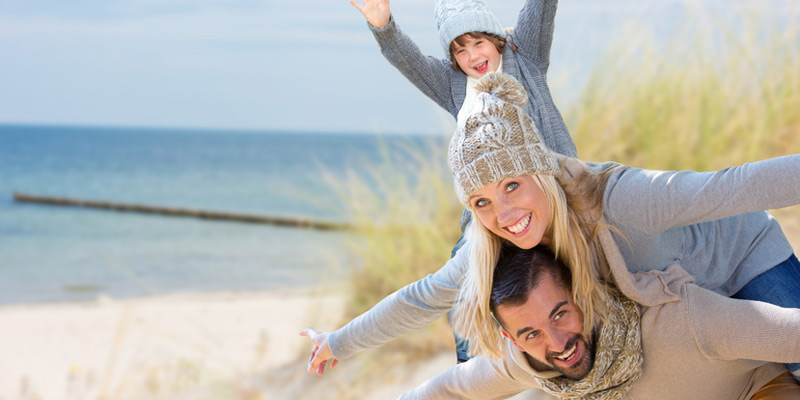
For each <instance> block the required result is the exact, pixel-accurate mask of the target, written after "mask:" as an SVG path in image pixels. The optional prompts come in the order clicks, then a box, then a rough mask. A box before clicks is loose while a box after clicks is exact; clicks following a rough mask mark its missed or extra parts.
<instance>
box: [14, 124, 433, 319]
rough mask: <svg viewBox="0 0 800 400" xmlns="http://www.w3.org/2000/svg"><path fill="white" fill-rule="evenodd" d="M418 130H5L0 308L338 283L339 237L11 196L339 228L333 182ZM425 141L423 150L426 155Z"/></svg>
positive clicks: (404, 143) (418, 139) (419, 139)
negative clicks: (398, 132)
mask: <svg viewBox="0 0 800 400" xmlns="http://www.w3.org/2000/svg"><path fill="white" fill-rule="evenodd" d="M443 141H444V139H443V138H436V137H431V136H429V135H428V136H426V135H388V134H381V135H378V134H364V133H344V134H343V133H319V132H276V131H263V132H262V131H239V130H222V129H190V128H132V127H131V128H128V127H89V126H86V127H82V126H59V125H24V124H14V125H11V124H8V125H0V171H2V176H3V178H2V180H0V304H21V303H43V302H61V301H87V300H94V299H96V298H98V297H101V296H109V297H112V298H125V297H137V296H150V295H160V294H169V293H181V292H204V291H240V290H248V291H249V290H265V289H277V288H293V287H304V286H309V285H314V284H318V283H320V282H330V281H334V282H335V281H337V280H340V279H341V277H342V273H343V272H344V271H345V270H346V266H347V265H348V263H349V261H348V257H349V256H348V254H347V252H346V250H345V249H344V246H343V239H344V235H346V234H347V233H343V232H339V231H319V230H313V229H303V228H293V227H282V226H275V225H267V224H255V223H242V222H235V221H223V220H205V219H198V218H190V217H176V216H166V215H157V214H142V213H132V212H119V211H111V210H100V209H90V208H84V207H63V206H53V205H44V204H35V203H21V202H15V201H14V200H13V193H14V192H20V193H27V194H34V195H42V196H54V197H68V198H78V199H87V200H96V201H105V202H118V203H135V204H146V205H152V206H159V207H176V208H186V209H193V210H210V211H218V212H227V213H239V214H254V215H264V216H273V217H289V218H304V219H312V220H321V221H336V222H347V220H348V216H347V215H346V207H342V205H341V204H340V201H339V199H337V198H336V195H335V190H333V189H332V185H336V184H337V181H338V179H340V178H342V179H343V178H344V177H345V176H346V175H347V174H348V173H349V174H352V173H354V172H355V173H360V172H363V173H365V174H366V175H368V172H369V171H368V170H369V168H370V166H372V165H375V164H379V163H381V162H384V161H385V160H384V158H386V157H390V158H396V157H395V156H397V159H398V160H400V161H397V160H395V161H393V162H399V163H400V164H398V166H399V167H401V168H402V165H403V164H402V163H403V162H409V160H407V159H404V158H403V156H402V154H403V150H401V149H409V148H418V149H423V150H422V151H429V149H430V146H429V144H430V143H433V142H435V143H438V144H441V143H443ZM424 149H428V150H424Z"/></svg>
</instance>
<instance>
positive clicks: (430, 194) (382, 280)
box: [329, 138, 462, 359]
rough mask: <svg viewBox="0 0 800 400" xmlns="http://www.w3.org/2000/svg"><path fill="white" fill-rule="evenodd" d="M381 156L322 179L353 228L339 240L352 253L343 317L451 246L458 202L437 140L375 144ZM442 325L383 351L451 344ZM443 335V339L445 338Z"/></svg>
mask: <svg viewBox="0 0 800 400" xmlns="http://www.w3.org/2000/svg"><path fill="white" fill-rule="evenodd" d="M382 152H383V153H384V154H383V156H382V158H381V159H382V160H383V161H382V162H381V163H379V164H374V163H362V164H361V165H359V166H358V167H357V169H356V168H353V169H351V170H350V171H349V172H348V174H347V176H346V177H345V178H344V179H343V180H342V179H341V178H338V179H337V180H336V181H332V180H333V179H334V178H329V180H331V181H332V185H331V186H332V188H333V190H334V192H335V197H336V198H338V199H339V200H338V202H339V203H340V204H343V205H344V206H345V208H346V210H345V211H346V214H347V215H348V220H349V221H351V222H353V223H354V225H356V226H357V227H358V228H357V230H356V232H354V233H355V234H353V235H349V236H348V238H349V239H348V240H347V241H346V245H347V246H348V249H349V253H350V254H351V255H352V257H353V258H352V264H351V265H350V268H351V270H350V277H351V278H350V279H349V280H348V282H347V293H348V298H349V301H348V312H347V315H346V319H347V320H349V319H350V318H352V317H355V316H356V315H358V314H360V313H362V312H364V311H366V310H367V309H369V308H370V307H372V306H373V305H375V303H377V302H378V301H380V300H381V299H383V298H384V297H386V296H387V295H389V294H390V293H392V292H394V291H395V290H397V289H399V288H400V287H402V286H404V285H405V284H408V283H411V282H414V281H416V280H418V279H420V278H422V277H424V276H425V275H427V274H429V273H433V272H435V271H436V270H438V269H439V268H441V267H442V266H443V265H444V263H445V262H447V260H448V259H449V258H450V257H449V255H450V251H451V249H452V248H453V246H454V245H455V244H456V242H457V240H458V238H459V236H460V230H459V227H458V223H459V219H460V215H461V210H462V207H461V205H460V204H459V203H458V201H457V200H456V197H455V192H454V190H453V186H452V183H451V181H450V178H449V172H448V170H447V167H446V163H445V160H446V153H445V143H444V141H443V140H442V139H441V138H431V139H428V140H423V141H422V142H421V143H420V142H419V141H415V140H409V141H408V142H407V144H403V145H400V146H399V147H396V148H388V147H387V146H386V145H384V146H383V147H382ZM446 326H447V325H446V323H443V322H439V323H437V324H434V325H433V326H432V327H431V328H429V329H426V330H423V331H422V332H420V333H417V334H412V335H409V336H408V337H406V338H401V339H400V340H398V341H395V342H393V343H392V344H391V345H390V348H389V349H388V350H389V351H388V352H387V353H394V354H395V355H397V354H398V351H397V350H402V351H400V353H402V355H403V357H404V358H406V359H413V358H415V356H417V355H420V356H425V355H429V354H430V353H431V352H432V351H434V350H436V349H440V348H442V347H443V346H446V345H447V344H449V343H451V342H452V335H451V334H449V333H448V332H449V328H446ZM448 338H449V339H448Z"/></svg>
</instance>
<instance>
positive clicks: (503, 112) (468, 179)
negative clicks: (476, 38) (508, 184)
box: [448, 72, 559, 206]
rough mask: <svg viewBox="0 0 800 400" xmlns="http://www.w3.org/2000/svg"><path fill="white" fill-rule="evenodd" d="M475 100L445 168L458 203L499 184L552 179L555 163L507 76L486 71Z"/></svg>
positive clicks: (521, 93) (522, 96) (518, 90)
mask: <svg viewBox="0 0 800 400" xmlns="http://www.w3.org/2000/svg"><path fill="white" fill-rule="evenodd" d="M476 89H477V90H478V98H477V100H476V102H475V104H474V106H473V108H472V109H471V110H470V112H469V115H468V116H467V118H466V120H465V122H464V124H463V125H461V126H459V128H458V129H457V130H456V133H455V134H454V135H453V138H452V139H451V140H450V149H449V157H448V158H449V163H450V170H451V171H452V173H453V184H454V186H455V189H456V195H458V199H459V200H460V201H461V202H462V203H463V204H465V205H467V206H469V196H471V195H473V194H474V193H475V192H476V191H477V190H478V189H480V188H482V187H484V186H486V185H488V184H490V183H492V182H497V181H500V180H502V179H506V178H511V177H515V176H522V175H537V174H546V175H555V174H556V173H558V170H559V169H558V168H559V167H558V163H557V162H556V159H555V157H554V155H553V153H552V152H551V151H550V149H548V148H547V146H545V144H544V143H543V142H542V138H541V137H540V136H539V133H538V132H537V130H536V126H535V125H534V123H533V120H532V119H531V118H530V117H529V116H528V115H527V114H526V113H525V111H524V109H523V106H524V105H525V103H526V102H527V101H528V97H527V95H526V93H525V89H523V87H522V85H521V84H520V83H519V82H517V80H516V79H514V78H513V77H512V76H511V75H508V74H504V73H497V72H491V73H488V74H486V75H484V77H483V78H481V79H480V81H479V82H478V85H477V86H476Z"/></svg>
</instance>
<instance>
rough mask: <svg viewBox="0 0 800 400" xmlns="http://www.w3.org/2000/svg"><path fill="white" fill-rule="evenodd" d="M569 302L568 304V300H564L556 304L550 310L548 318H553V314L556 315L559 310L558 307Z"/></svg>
mask: <svg viewBox="0 0 800 400" xmlns="http://www.w3.org/2000/svg"><path fill="white" fill-rule="evenodd" d="M567 304H568V302H566V301H562V302H561V303H558V304H556V306H555V307H553V311H550V315H549V316H548V318H553V315H556V313H557V312H558V309H559V308H561V307H562V306H565V305H567Z"/></svg>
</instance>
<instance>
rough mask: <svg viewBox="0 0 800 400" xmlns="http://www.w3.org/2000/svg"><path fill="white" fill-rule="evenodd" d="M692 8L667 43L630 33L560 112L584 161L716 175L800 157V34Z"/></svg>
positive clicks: (753, 17)
mask: <svg viewBox="0 0 800 400" xmlns="http://www.w3.org/2000/svg"><path fill="white" fill-rule="evenodd" d="M692 4H693V3H686V6H685V7H687V12H686V15H685V19H684V22H683V24H681V25H680V26H678V27H677V28H676V30H675V31H674V32H673V33H672V34H671V35H670V36H669V39H668V40H667V41H666V42H663V43H659V42H657V41H656V40H655V39H652V37H653V34H652V32H649V31H647V28H643V27H639V28H631V29H630V30H629V31H627V32H625V34H624V36H625V39H622V38H621V39H620V40H617V41H615V43H616V45H615V46H614V47H612V48H609V49H608V50H607V51H606V52H605V53H604V54H605V55H604V56H603V57H601V59H600V61H599V62H598V64H597V65H596V66H595V67H594V68H593V69H592V73H591V75H590V77H589V80H588V83H587V85H586V87H585V89H584V90H583V91H582V93H581V95H580V97H579V99H578V100H577V101H576V103H575V104H574V105H573V106H572V107H568V108H567V109H566V110H563V111H564V115H565V120H566V121H567V125H568V126H569V128H570V132H571V133H572V135H573V137H574V139H575V142H576V145H577V148H578V153H579V155H580V157H581V158H583V159H586V160H596V161H604V160H614V161H618V162H622V163H625V164H629V165H634V166H641V167H647V168H651V169H695V170H712V169H720V168H724V167H727V166H732V165H737V164H741V163H744V162H749V161H756V160H759V159H764V158H769V157H773V156H778V155H783V154H787V153H793V152H797V151H800V135H798V133H800V31H799V30H798V27H797V26H788V27H781V26H765V25H763V24H764V23H766V21H767V20H765V19H764V15H761V14H759V6H758V4H757V3H747V4H745V5H741V4H739V5H738V7H739V8H736V7H737V5H731V8H732V9H733V16H730V17H728V18H724V19H722V18H717V17H715V16H713V15H712V16H709V15H708V14H707V12H708V11H707V10H703V9H702V8H700V7H697V6H692ZM787 7H789V6H788V5H787ZM773 11H774V10H773ZM795 15H796V14H795ZM784 28H786V29H784ZM634 38H636V39H634Z"/></svg>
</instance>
